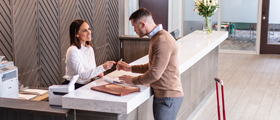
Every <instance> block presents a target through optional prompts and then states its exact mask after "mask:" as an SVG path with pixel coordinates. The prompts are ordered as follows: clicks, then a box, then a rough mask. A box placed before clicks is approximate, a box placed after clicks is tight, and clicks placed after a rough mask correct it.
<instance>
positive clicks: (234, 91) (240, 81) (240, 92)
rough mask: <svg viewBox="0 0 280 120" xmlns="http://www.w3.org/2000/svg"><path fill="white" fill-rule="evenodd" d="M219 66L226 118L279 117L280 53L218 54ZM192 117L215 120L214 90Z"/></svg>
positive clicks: (264, 119)
mask: <svg viewBox="0 0 280 120" xmlns="http://www.w3.org/2000/svg"><path fill="white" fill-rule="evenodd" d="M218 67H219V74H218V77H219V78H220V79H222V80H223V81H224V91H225V107H226V109H225V110H226V116H227V120H280V113H279V112H280V55H243V54H242V55H239V54H219V66H218ZM220 95H221V93H220ZM220 102H221V100H220ZM221 111H222V106H221ZM221 115H222V113H221ZM221 117H222V116H221ZM195 120H218V119H217V100H216V94H215V93H214V94H213V95H212V96H211V97H210V99H209V100H208V101H207V103H206V104H205V105H204V106H203V108H202V109H201V111H200V112H199V113H198V114H197V116H196V117H195Z"/></svg>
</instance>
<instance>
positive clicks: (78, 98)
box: [62, 31, 228, 114]
mask: <svg viewBox="0 0 280 120" xmlns="http://www.w3.org/2000/svg"><path fill="white" fill-rule="evenodd" d="M227 37H228V33H227V32H226V31H213V32H212V34H210V35H206V34H203V33H202V31H194V32H192V33H190V34H189V35H187V36H184V37H182V38H180V39H179V40H177V43H178V47H179V53H178V54H179V64H180V66H179V70H180V73H183V72H184V71H186V70H187V69H188V68H190V67H191V66H192V65H194V64H195V63H196V62H197V61H199V60H200V59H201V58H202V57H204V56H205V55H206V54H208V53H209V52H210V51H211V50H213V49H214V48H215V47H217V46H218V45H219V44H220V43H221V42H223V41H224V40H225V39H226V38H227ZM147 62H148V55H146V56H144V57H142V58H140V59H138V60H136V61H134V62H132V63H130V65H137V64H145V63H147ZM124 74H128V75H132V76H137V75H140V74H134V73H131V72H124V71H114V72H112V73H110V74H108V75H106V76H109V77H117V76H121V75H124ZM103 84H108V82H106V81H104V80H103V79H102V78H101V79H98V80H96V81H94V82H91V83H89V84H87V85H85V86H83V87H81V88H79V89H77V90H75V91H73V92H71V93H69V94H67V95H65V96H63V97H62V107H63V108H69V109H79V110H88V111H98V112H109V113H119V114H128V113H129V112H131V111H132V110H134V109H135V108H137V107H138V106H140V105H141V104H142V103H143V102H145V101H146V100H147V99H149V98H150V97H151V89H150V87H148V86H142V85H138V87H140V89H141V90H140V92H137V93H132V94H130V95H126V96H122V97H120V96H114V95H110V94H106V93H101V92H98V91H94V90H91V89H90V87H92V86H98V85H103Z"/></svg>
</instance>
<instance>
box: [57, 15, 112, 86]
mask: <svg viewBox="0 0 280 120" xmlns="http://www.w3.org/2000/svg"><path fill="white" fill-rule="evenodd" d="M69 32H70V45H71V46H70V47H69V48H68V50H67V52H66V75H65V76H64V77H63V78H64V79H65V81H64V82H63V83H62V84H68V83H69V80H71V78H72V76H74V75H77V74H78V75H79V79H78V80H77V82H76V84H75V89H77V88H79V87H82V86H83V85H85V84H87V83H88V82H90V80H91V78H93V77H96V76H98V75H102V76H103V72H104V71H106V70H108V69H111V67H112V66H113V64H115V63H116V62H115V61H107V62H105V63H104V64H102V65H100V66H98V67H96V63H95V57H94V51H93V48H92V43H91V30H90V27H89V25H88V23H87V22H86V21H84V20H81V19H79V20H74V21H73V22H72V23H71V25H70V29H69Z"/></svg>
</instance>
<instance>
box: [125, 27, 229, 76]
mask: <svg viewBox="0 0 280 120" xmlns="http://www.w3.org/2000/svg"><path fill="white" fill-rule="evenodd" d="M227 37H228V32H227V31H212V34H210V35H208V34H203V32H202V31H201V30H197V31H194V32H192V33H190V34H188V35H186V36H184V37H182V38H180V39H178V40H177V44H178V50H179V52H178V56H179V58H178V59H179V70H180V74H181V73H183V72H184V71H186V70H187V69H189V68H190V67H191V66H192V65H194V64H195V63H196V62H197V61H199V60H200V59H201V58H202V57H204V56H205V55H206V54H208V53H209V52H210V51H211V50H213V49H214V48H216V47H217V46H219V45H220V44H221V43H222V42H223V41H224V40H225V39H226V38H227ZM148 60H149V59H148V55H146V56H144V57H142V58H140V59H138V60H136V61H134V62H132V63H130V65H137V64H145V63H147V61H148Z"/></svg>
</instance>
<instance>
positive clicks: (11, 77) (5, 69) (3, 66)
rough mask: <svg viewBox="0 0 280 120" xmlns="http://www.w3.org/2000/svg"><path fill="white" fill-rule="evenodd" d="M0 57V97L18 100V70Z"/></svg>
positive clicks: (11, 63)
mask: <svg viewBox="0 0 280 120" xmlns="http://www.w3.org/2000/svg"><path fill="white" fill-rule="evenodd" d="M4 57H5V56H0V61H1V62H0V97H5V98H18V93H19V92H18V68H17V67H16V66H14V63H13V62H11V61H2V60H3V58H4Z"/></svg>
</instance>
